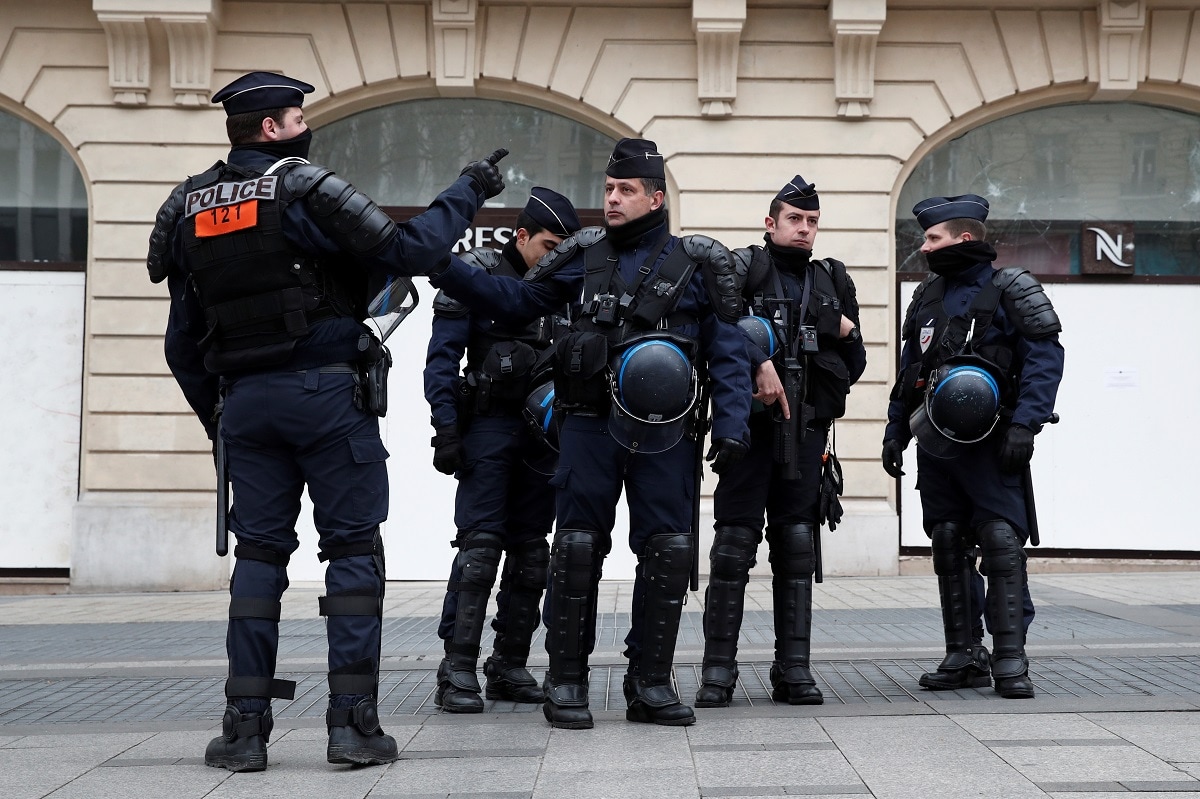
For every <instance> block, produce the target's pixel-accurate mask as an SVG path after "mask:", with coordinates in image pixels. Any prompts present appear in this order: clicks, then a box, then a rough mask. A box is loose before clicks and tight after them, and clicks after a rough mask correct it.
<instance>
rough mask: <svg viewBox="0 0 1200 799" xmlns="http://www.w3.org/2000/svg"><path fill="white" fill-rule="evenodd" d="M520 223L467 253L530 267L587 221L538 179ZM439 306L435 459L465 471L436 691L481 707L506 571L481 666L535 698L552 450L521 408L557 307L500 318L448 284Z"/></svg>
mask: <svg viewBox="0 0 1200 799" xmlns="http://www.w3.org/2000/svg"><path fill="white" fill-rule="evenodd" d="M513 227H514V234H513V237H512V238H511V239H509V241H508V243H506V244H505V245H504V248H503V250H501V251H500V252H496V251H495V250H490V249H486V248H478V249H475V250H472V251H471V252H470V253H468V254H467V255H465V256H464V260H465V261H466V262H467V263H470V264H472V265H474V266H475V267H477V268H480V269H483V270H486V271H487V272H488V273H489V274H494V275H507V276H510V277H513V278H520V277H523V276H524V275H525V273H526V272H527V271H528V270H529V269H530V268H532V267H533V266H534V265H535V264H536V263H537V262H538V261H539V260H540V259H541V258H542V256H544V255H546V254H547V253H548V252H550V251H551V250H553V249H554V247H556V246H557V245H558V244H560V243H561V242H562V240H563V239H564V238H566V237H568V236H571V235H572V234H574V233H575V232H576V231H577V230H579V217H578V216H577V215H576V213H575V208H574V207H573V206H572V205H571V202H570V201H569V200H568V199H567V198H566V197H564V196H563V195H561V194H559V193H558V192H556V191H552V190H551V189H547V188H544V187H542V186H534V187H533V189H532V190H531V192H530V196H529V201H528V202H527V203H526V204H525V207H524V209H523V210H522V211H521V212H520V214H518V216H517V220H516V223H515V224H514V226H513ZM433 311H434V319H433V334H432V336H431V337H430V339H429V354H428V357H427V359H426V365H425V398H426V399H427V400H428V401H429V407H430V410H431V421H432V424H433V427H434V430H435V431H436V433H437V434H436V435H435V436H434V437H433V446H434V455H433V465H434V467H435V468H436V469H437V470H438V471H440V472H443V473H445V474H454V475H455V476H456V477H457V478H458V492H457V495H456V497H455V500H454V525H455V527H456V528H457V529H458V535H457V537H456V538H455V540H454V546H455V547H456V548H457V549H458V554H457V556H456V557H455V558H454V562H453V564H452V566H451V569H450V582H449V585H448V586H447V589H446V599H445V603H444V606H443V611H442V622H441V625H440V626H439V628H438V635H439V636H440V637H441V638H442V639H443V640H444V641H445V649H446V657H445V658H444V659H443V660H442V663H441V665H440V667H439V668H438V688H437V693H436V695H435V697H434V701H435V702H436V704H438V705H439V706H440V707H441V708H442V709H443V710H445V711H447V712H450V713H478V712H480V711H482V710H483V700H482V699H481V698H480V696H479V694H480V687H479V680H478V677H477V676H476V666H477V659H478V656H479V641H480V638H481V636H482V634H483V622H484V617H485V615H486V613H487V602H488V596H489V595H490V594H491V591H492V586H493V585H494V583H495V581H496V576H497V572H499V576H500V591H499V593H498V594H497V597H496V603H497V610H496V618H495V619H494V620H493V621H492V628H493V629H494V630H495V632H496V640H495V650H494V651H493V653H492V655H491V657H489V658H488V659H487V662H486V663H485V664H484V667H483V670H484V674H485V675H486V676H487V696H488V698H489V699H509V700H512V701H515V702H529V703H538V702H541V701H542V690H541V687H540V686H539V685H538V683H537V681H536V680H535V679H534V678H533V676H532V675H531V674H530V673H529V672H528V670H527V669H526V668H525V663H526V660H527V659H528V657H529V644H530V641H531V640H532V638H533V634H534V633H535V632H536V631H537V626H538V622H539V620H540V618H541V617H540V614H539V610H538V606H539V605H540V603H541V598H542V591H543V590H544V589H545V587H546V569H547V565H548V564H549V561H550V544H549V542H548V541H547V539H548V538H549V536H550V532H551V529H552V527H553V524H554V488H553V487H552V486H551V485H550V483H549V474H548V473H546V472H547V471H548V470H549V468H550V467H549V466H544V465H543V463H544V462H545V461H547V460H549V457H548V456H551V455H552V452H551V451H550V450H549V449H547V448H546V447H545V445H544V444H543V443H542V442H541V440H540V439H538V438H537V437H536V436H535V435H534V431H532V430H531V429H529V425H528V424H527V423H526V421H525V418H524V415H523V411H524V406H525V400H526V397H527V396H528V395H529V393H530V391H531V389H533V388H535V386H534V383H535V381H540V379H541V378H542V375H544V373H545V372H546V371H547V369H546V368H545V367H546V366H548V363H549V362H548V356H549V354H550V352H549V350H550V347H551V344H552V336H553V333H554V326H555V325H554V317H552V316H544V317H539V318H538V319H536V320H534V321H533V322H530V323H528V324H525V325H514V324H505V323H502V322H495V321H492V320H491V319H489V318H487V316H486V315H485V314H483V313H480V312H472V311H471V310H470V309H468V308H467V307H466V306H464V305H462V304H461V303H459V302H457V301H455V300H453V299H451V298H450V297H449V296H447V295H446V294H445V293H440V294H438V296H437V298H436V299H435V300H434V302H433ZM464 354H465V355H466V359H467V362H466V365H465V366H464V367H463V368H462V372H461V374H460V364H461V361H462V359H463V356H464ZM539 373H542V375H539ZM539 467H540V470H539ZM501 555H503V557H504V567H503V570H500V568H499V565H500V559H501Z"/></svg>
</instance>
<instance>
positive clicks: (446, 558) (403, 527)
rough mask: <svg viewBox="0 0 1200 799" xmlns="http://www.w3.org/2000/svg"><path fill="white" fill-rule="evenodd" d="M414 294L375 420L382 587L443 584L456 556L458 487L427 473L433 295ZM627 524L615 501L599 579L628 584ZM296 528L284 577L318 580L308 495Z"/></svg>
mask: <svg viewBox="0 0 1200 799" xmlns="http://www.w3.org/2000/svg"><path fill="white" fill-rule="evenodd" d="M417 290H418V292H419V293H420V295H421V302H420V304H419V305H418V306H417V309H416V310H415V311H413V313H412V315H411V316H409V317H408V318H407V319H406V320H404V323H403V324H402V325H401V326H400V327H399V328H398V329H397V330H396V331H395V332H394V333H392V335H391V337H390V338H389V339H388V347H389V348H390V349H391V351H392V358H393V364H392V372H391V377H390V378H389V380H388V415H387V416H385V417H384V418H383V419H381V420H380V429H381V432H382V435H383V441H384V444H385V445H386V446H387V450H388V452H389V453H390V454H391V457H389V458H388V477H389V479H390V482H391V510H390V512H389V516H388V521H387V523H386V524H385V525H384V545H385V547H386V549H387V570H388V579H389V580H445V579H446V578H447V577H448V576H449V574H450V561H451V560H452V559H453V557H454V553H455V551H456V550H453V549H451V548H450V541H451V540H453V539H454V535H455V527H454V491H455V488H456V486H457V485H458V484H457V483H456V482H455V480H454V478H452V477H448V476H446V475H444V474H442V473H440V472H438V471H436V470H435V469H434V468H433V448H432V447H431V446H430V445H429V439H430V438H431V437H432V436H433V428H432V427H430V425H429V404H428V403H426V402H425V394H424V388H423V381H422V377H421V372H422V370H423V369H424V368H425V351H426V348H427V347H428V344H429V334H430V328H431V324H432V320H433V313H432V310H431V306H430V303H431V302H432V300H433V296H434V294H436V291H435V290H434V289H432V288H431V287H430V286H429V285H428V284H427V283H424V282H422V283H421V284H420V285H418V287H417ZM628 516H629V513H628V510H627V509H626V505H625V502H624V500H622V502H621V506H620V507H619V508H618V510H617V529H616V530H614V531H613V548H612V553H611V554H610V555H609V556H608V558H607V559H606V560H605V564H604V577H605V578H606V579H615V580H631V579H633V570H634V567H635V566H636V565H637V559H636V558H634V556H633V554H632V553H631V552H630V551H629V546H628V543H627V542H628V538H629V525H628ZM297 528H298V530H299V533H300V549H299V550H298V551H297V552H296V554H294V555H293V556H292V560H291V564H290V565H289V566H288V575H289V577H290V578H291V579H292V580H324V579H325V564H323V563H318V562H317V534H316V530H315V528H314V527H313V524H312V505H311V504H310V503H309V502H308V497H307V495H306V496H305V498H304V506H303V509H302V510H301V513H300V521H299V523H298V524H297Z"/></svg>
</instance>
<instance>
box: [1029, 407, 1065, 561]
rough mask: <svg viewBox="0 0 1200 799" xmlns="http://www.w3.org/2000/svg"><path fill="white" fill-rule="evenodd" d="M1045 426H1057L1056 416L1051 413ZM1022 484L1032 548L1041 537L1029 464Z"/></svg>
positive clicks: (1039, 542) (1038, 542)
mask: <svg viewBox="0 0 1200 799" xmlns="http://www.w3.org/2000/svg"><path fill="white" fill-rule="evenodd" d="M1045 423H1046V424H1058V414H1057V413H1052V414H1050V415H1049V416H1048V417H1046V422H1045ZM1021 480H1022V482H1023V483H1024V484H1025V485H1024V489H1025V526H1026V527H1027V528H1029V543H1030V544H1032V545H1033V546H1035V547H1036V546H1041V543H1042V536H1041V533H1040V531H1039V530H1038V520H1037V501H1036V500H1035V499H1034V496H1033V469H1032V467H1031V466H1030V464H1028V463H1027V464H1025V473H1024V474H1023V475H1022V476H1021Z"/></svg>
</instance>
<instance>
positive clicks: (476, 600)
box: [433, 532, 501, 713]
mask: <svg viewBox="0 0 1200 799" xmlns="http://www.w3.org/2000/svg"><path fill="white" fill-rule="evenodd" d="M500 553H501V541H500V537H499V536H497V535H493V534H492V533H481V532H469V533H466V534H464V535H462V536H460V538H459V540H458V556H457V557H456V558H455V561H454V570H453V572H452V576H453V575H457V579H456V580H452V581H451V582H450V584H448V585H447V586H446V589H447V591H455V592H456V593H457V609H456V611H455V615H454V629H453V631H452V632H451V637H450V638H449V639H448V640H447V641H446V644H445V646H446V657H445V658H444V659H443V660H442V662H441V665H439V666H438V687H437V693H435V694H434V697H433V703H434V704H435V705H437V706H438V707H440V708H441V709H442V710H444V711H446V712H447V713H482V712H483V699H482V698H481V697H480V696H479V694H480V692H481V689H480V687H479V677H478V676H477V675H476V673H475V672H476V669H477V668H478V665H479V641H480V639H481V638H482V637H483V623H484V619H485V617H486V615H487V602H488V596H489V595H490V594H491V592H492V586H493V585H495V583H496V572H497V570H498V569H499V566H500Z"/></svg>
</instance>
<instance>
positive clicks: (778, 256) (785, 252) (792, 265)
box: [763, 233, 812, 275]
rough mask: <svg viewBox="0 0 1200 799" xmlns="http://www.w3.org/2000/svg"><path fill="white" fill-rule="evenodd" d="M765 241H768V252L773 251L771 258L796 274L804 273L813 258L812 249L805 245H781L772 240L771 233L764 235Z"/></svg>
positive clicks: (776, 263) (783, 268) (786, 270)
mask: <svg viewBox="0 0 1200 799" xmlns="http://www.w3.org/2000/svg"><path fill="white" fill-rule="evenodd" d="M763 241H764V242H766V246H767V252H769V253H771V260H772V261H774V262H775V265H776V266H777V267H779V268H780V269H782V270H784V271H785V272H791V273H792V274H795V275H802V274H804V270H805V269H807V268H808V262H809V260H810V259H811V258H812V250H806V249H804V248H803V247H780V246H779V245H778V244H776V243H775V242H773V241H771V234H770V233H768V234H766V235H764V236H763Z"/></svg>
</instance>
